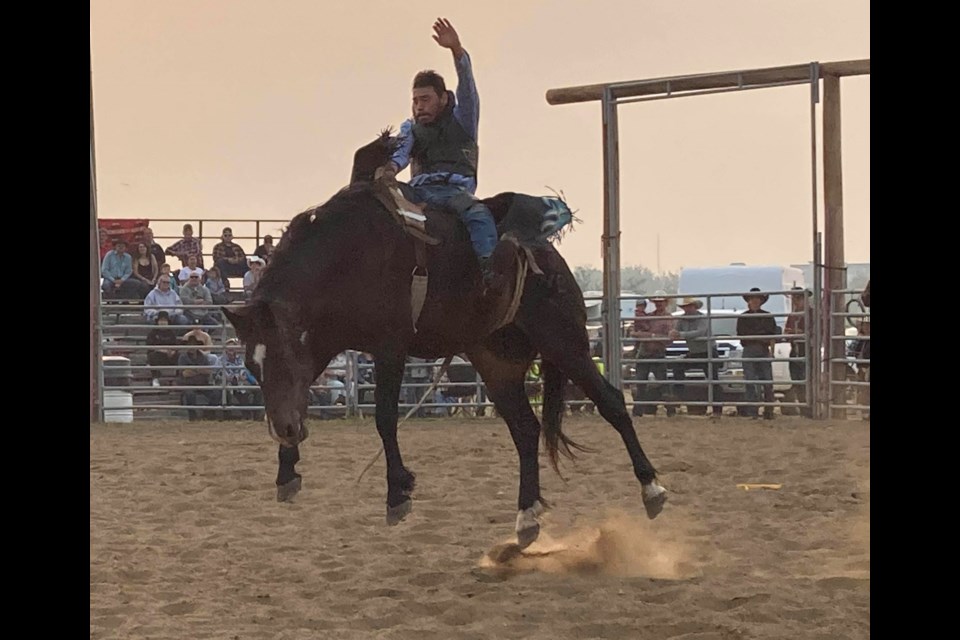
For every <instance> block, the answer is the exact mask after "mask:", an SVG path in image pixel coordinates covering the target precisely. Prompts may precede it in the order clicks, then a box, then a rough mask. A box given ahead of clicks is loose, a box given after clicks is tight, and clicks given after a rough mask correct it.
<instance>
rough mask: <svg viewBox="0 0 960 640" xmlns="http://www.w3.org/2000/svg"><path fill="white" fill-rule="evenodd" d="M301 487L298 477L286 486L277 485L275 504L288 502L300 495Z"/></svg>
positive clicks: (301, 483) (300, 480)
mask: <svg viewBox="0 0 960 640" xmlns="http://www.w3.org/2000/svg"><path fill="white" fill-rule="evenodd" d="M302 485H303V480H302V478H301V477H300V476H297V477H296V478H294V479H293V480H291V481H290V482H288V483H286V484H280V485H277V502H288V501H289V500H290V498H292V497H293V496H295V495H297V494H298V493H300V487H301V486H302Z"/></svg>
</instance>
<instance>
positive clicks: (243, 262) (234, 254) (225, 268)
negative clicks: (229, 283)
mask: <svg viewBox="0 0 960 640" xmlns="http://www.w3.org/2000/svg"><path fill="white" fill-rule="evenodd" d="M213 265H214V266H215V267H217V268H218V269H220V273H221V275H223V277H224V278H242V277H243V276H244V274H245V273H246V272H247V271H248V270H249V267H248V266H247V255H246V254H245V253H244V252H243V249H242V248H241V247H240V245H238V244H236V243H235V242H234V241H233V230H232V229H231V228H230V227H224V228H223V233H222V234H221V235H220V242H218V243H217V244H215V245H213Z"/></svg>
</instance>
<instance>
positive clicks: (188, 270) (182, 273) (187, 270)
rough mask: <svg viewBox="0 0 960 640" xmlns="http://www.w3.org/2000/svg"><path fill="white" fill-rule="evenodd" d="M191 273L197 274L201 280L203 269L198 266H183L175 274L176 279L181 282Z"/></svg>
mask: <svg viewBox="0 0 960 640" xmlns="http://www.w3.org/2000/svg"><path fill="white" fill-rule="evenodd" d="M191 273H196V274H197V276H199V278H200V281H201V282H203V273H204V270H203V269H202V268H200V267H194V268H193V269H191V268H190V267H184V268H183V269H180V272H179V273H178V274H177V280H179V281H180V284H183V283H184V282H187V281H188V280H189V279H190V274H191Z"/></svg>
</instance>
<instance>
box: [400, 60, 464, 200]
mask: <svg viewBox="0 0 960 640" xmlns="http://www.w3.org/2000/svg"><path fill="white" fill-rule="evenodd" d="M455 66H456V68H457V94H456V104H454V105H453V117H454V118H456V119H457V122H459V123H460V126H461V127H463V130H464V131H466V132H467V135H469V136H471V137H472V138H473V139H474V140H476V139H477V132H478V130H479V127H480V96H479V94H477V84H476V82H475V81H474V79H473V67H472V66H471V64H470V55H469V54H468V53H467V52H466V51H464V52H463V55H462V56H460V58H459V59H458V60H457V61H456V65H455ZM413 124H414V121H413V118H410V119H408V120H405V121H404V122H403V124H401V125H400V132H399V133H398V134H397V138H398V139H399V140H400V146H399V147H398V148H397V150H396V151H395V152H394V154H393V157H392V158H390V160H391V161H393V163H394V164H395V165H397V167H398V170H399V171H403V170H404V169H405V168H406V167H407V165H408V164H410V153H411V152H412V151H413V133H412V132H411V128H412V127H413ZM446 175H447V174H445V173H441V174H437V173H422V174H420V175H418V176H416V177H414V178H413V179H411V180H410V186H412V187H416V186H419V185H421V184H424V183H425V182H429V181H430V180H431V179H435V178H436V177H438V176H443V177H446ZM447 183H448V184H452V185H456V186H458V187H462V188H464V189H466V190H467V191H469V192H470V193H474V194H475V193H476V192H477V179H476V178H473V177H467V176H461V175H459V174H456V173H454V174H451V175H450V179H449V181H448V182H447Z"/></svg>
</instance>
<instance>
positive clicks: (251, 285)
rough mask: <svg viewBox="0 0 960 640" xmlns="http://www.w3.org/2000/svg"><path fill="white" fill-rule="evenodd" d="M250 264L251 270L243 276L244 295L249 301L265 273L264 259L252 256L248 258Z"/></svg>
mask: <svg viewBox="0 0 960 640" xmlns="http://www.w3.org/2000/svg"><path fill="white" fill-rule="evenodd" d="M247 262H249V263H250V270H249V271H247V272H246V273H245V274H244V275H243V295H244V297H245V298H246V299H247V300H249V299H250V296H252V295H253V290H254V289H256V288H257V284H259V283H260V275H261V274H262V273H263V258H261V257H259V256H250V257H249V258H247Z"/></svg>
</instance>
